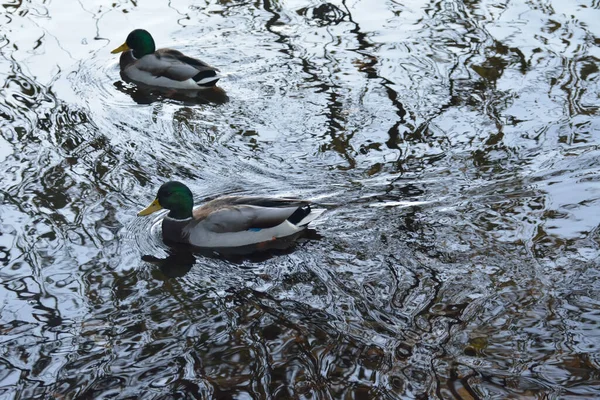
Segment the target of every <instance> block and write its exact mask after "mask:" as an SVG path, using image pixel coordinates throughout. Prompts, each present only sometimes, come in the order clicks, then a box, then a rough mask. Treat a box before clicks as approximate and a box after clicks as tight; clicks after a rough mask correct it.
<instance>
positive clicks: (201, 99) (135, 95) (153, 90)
mask: <svg viewBox="0 0 600 400" xmlns="http://www.w3.org/2000/svg"><path fill="white" fill-rule="evenodd" d="M121 77H122V78H123V80H122V81H117V82H115V83H114V87H115V88H116V89H117V90H118V91H120V92H122V93H125V94H127V95H129V96H130V97H131V99H132V100H133V101H135V102H136V103H137V104H152V103H155V102H158V101H163V100H164V99H169V100H175V101H179V102H182V103H183V104H186V105H195V104H225V103H227V102H228V101H229V96H227V93H226V92H225V90H224V89H222V88H220V87H218V86H215V87H212V88H209V89H203V90H176V89H169V88H161V87H155V86H148V85H145V84H143V83H139V82H134V81H131V80H130V79H128V78H127V77H126V76H125V75H123V73H121ZM132 83H133V84H132Z"/></svg>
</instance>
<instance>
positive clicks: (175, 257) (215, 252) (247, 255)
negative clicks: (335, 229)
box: [142, 228, 323, 278]
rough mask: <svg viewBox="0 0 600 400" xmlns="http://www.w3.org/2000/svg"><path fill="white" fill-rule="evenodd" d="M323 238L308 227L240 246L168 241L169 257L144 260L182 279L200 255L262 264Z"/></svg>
mask: <svg viewBox="0 0 600 400" xmlns="http://www.w3.org/2000/svg"><path fill="white" fill-rule="evenodd" d="M322 237H323V236H321V235H320V234H319V233H317V231H316V230H315V229H310V228H308V229H305V230H303V231H301V232H298V233H297V234H296V235H294V236H290V237H286V238H282V239H278V240H272V241H269V242H264V243H258V244H252V245H246V246H240V247H221V248H214V249H206V248H201V247H195V246H191V245H184V244H180V243H169V242H168V241H165V243H166V244H167V245H168V246H169V249H168V253H169V254H168V255H167V257H165V258H159V257H155V256H153V255H149V254H148V255H144V256H142V261H145V262H148V263H150V264H153V265H156V266H157V267H158V268H159V269H160V271H161V272H162V274H163V275H164V276H165V277H166V278H180V277H182V276H184V275H185V274H187V273H188V272H189V271H190V270H191V269H192V267H193V266H194V264H196V261H197V257H198V256H201V257H210V258H217V259H221V260H226V261H229V262H231V263H235V264H241V263H243V262H246V261H249V262H251V263H259V262H264V261H267V260H269V259H271V258H273V257H278V256H282V255H286V254H291V253H292V252H294V251H295V250H296V248H297V247H298V245H301V244H302V243H303V242H304V241H308V240H320V239H321V238H322Z"/></svg>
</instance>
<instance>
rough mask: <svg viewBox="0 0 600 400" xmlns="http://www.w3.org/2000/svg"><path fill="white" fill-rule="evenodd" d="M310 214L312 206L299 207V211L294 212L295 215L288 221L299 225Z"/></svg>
mask: <svg viewBox="0 0 600 400" xmlns="http://www.w3.org/2000/svg"><path fill="white" fill-rule="evenodd" d="M310 212H311V208H310V204H305V205H303V206H300V207H298V209H297V210H296V211H294V213H293V214H292V215H290V216H289V217H288V219H287V220H288V221H290V223H292V224H294V225H298V223H299V222H300V221H302V220H303V219H304V218H305V217H306V216H307V215H308V214H310Z"/></svg>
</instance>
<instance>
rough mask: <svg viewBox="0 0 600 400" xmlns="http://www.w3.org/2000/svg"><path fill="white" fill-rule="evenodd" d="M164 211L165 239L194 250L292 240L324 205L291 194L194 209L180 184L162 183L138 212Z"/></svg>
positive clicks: (234, 199) (220, 201) (234, 198)
mask: <svg viewBox="0 0 600 400" xmlns="http://www.w3.org/2000/svg"><path fill="white" fill-rule="evenodd" d="M162 209H167V210H169V213H168V214H167V215H166V216H165V217H164V218H163V220H162V236H163V240H164V241H165V242H170V243H183V244H189V245H192V246H194V247H198V248H210V249H218V248H236V247H238V248H239V247H243V246H248V245H260V244H268V243H269V242H274V241H277V240H278V239H285V238H294V239H295V238H296V237H297V236H298V235H299V234H300V233H301V232H302V231H304V230H305V229H306V228H307V227H308V224H309V223H310V222H312V221H314V220H315V219H316V218H318V217H319V216H320V215H321V214H322V213H323V212H324V211H325V209H313V208H311V202H310V201H308V200H301V199H295V198H279V197H262V196H222V197H218V198H216V199H214V200H211V201H209V202H207V203H205V204H203V205H201V206H200V207H197V208H195V209H194V197H193V195H192V192H191V190H190V189H189V188H188V187H187V186H186V185H185V184H183V183H181V182H177V181H169V182H166V183H164V184H162V185H161V186H160V188H159V189H158V193H157V194H156V198H155V199H154V200H153V201H152V203H150V205H149V206H148V207H146V208H145V209H143V210H142V211H140V212H139V213H138V214H137V215H138V216H146V215H150V214H152V213H154V212H156V211H159V210H162Z"/></svg>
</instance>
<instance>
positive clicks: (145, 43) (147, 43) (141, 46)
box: [111, 29, 156, 58]
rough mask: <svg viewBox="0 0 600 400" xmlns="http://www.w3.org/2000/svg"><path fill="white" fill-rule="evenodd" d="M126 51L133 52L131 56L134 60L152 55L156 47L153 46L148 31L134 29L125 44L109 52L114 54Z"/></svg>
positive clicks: (152, 40)
mask: <svg viewBox="0 0 600 400" xmlns="http://www.w3.org/2000/svg"><path fill="white" fill-rule="evenodd" d="M126 50H133V56H134V57H135V58H141V57H143V56H145V55H146V54H152V53H154V50H156V46H155V45H154V39H152V35H151V34H150V33H149V32H148V31H146V30H144V29H136V30H134V31H131V33H130V34H129V35H128V36H127V40H126V41H125V43H123V44H122V45H121V46H119V47H117V48H116V49H114V50H113V51H111V53H112V54H116V53H120V52H122V51H126Z"/></svg>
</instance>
